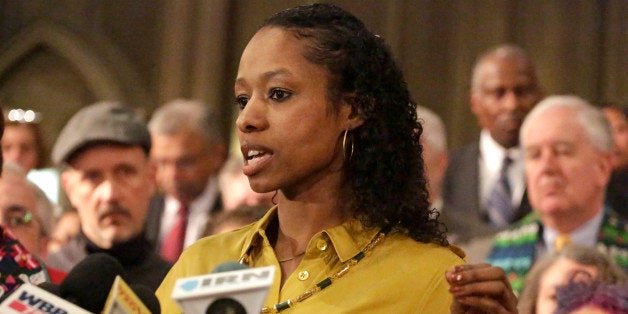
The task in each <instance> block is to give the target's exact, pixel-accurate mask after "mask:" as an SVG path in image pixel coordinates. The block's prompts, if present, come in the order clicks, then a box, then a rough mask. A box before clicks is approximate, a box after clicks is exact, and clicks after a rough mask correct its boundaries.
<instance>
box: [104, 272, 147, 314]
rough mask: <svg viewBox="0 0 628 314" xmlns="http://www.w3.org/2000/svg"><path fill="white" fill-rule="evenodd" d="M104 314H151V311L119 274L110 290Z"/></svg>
mask: <svg viewBox="0 0 628 314" xmlns="http://www.w3.org/2000/svg"><path fill="white" fill-rule="evenodd" d="M102 314H151V312H150V311H149V310H148V308H147V307H146V305H144V303H142V301H141V300H140V298H139V297H138V296H137V295H136V294H135V292H133V290H132V289H131V287H129V285H128V284H127V283H126V282H124V280H123V279H122V277H120V275H118V276H116V279H115V280H114V282H113V285H112V286H111V290H109V296H108V297H107V301H106V302H105V307H104V308H103V310H102Z"/></svg>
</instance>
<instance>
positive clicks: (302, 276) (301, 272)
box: [299, 270, 310, 281]
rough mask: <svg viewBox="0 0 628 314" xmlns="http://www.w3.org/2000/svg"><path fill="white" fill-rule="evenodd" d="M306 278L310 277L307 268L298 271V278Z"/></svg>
mask: <svg viewBox="0 0 628 314" xmlns="http://www.w3.org/2000/svg"><path fill="white" fill-rule="evenodd" d="M308 278H310V273H309V272H308V271H307V270H304V271H300V272H299V280H301V281H303V280H307V279H308Z"/></svg>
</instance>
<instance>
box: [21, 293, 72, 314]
mask: <svg viewBox="0 0 628 314" xmlns="http://www.w3.org/2000/svg"><path fill="white" fill-rule="evenodd" d="M9 307H10V308H11V309H12V310H16V311H18V312H20V313H24V314H43V313H51V314H68V312H67V311H66V310H64V309H62V308H60V307H57V306H55V305H54V304H52V303H50V302H48V301H45V300H43V299H41V298H39V297H37V296H35V295H33V294H29V293H28V292H27V291H22V293H21V294H20V297H19V298H18V299H17V300H13V302H11V304H9Z"/></svg>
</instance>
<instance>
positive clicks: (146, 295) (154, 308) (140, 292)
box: [130, 284, 161, 314]
mask: <svg viewBox="0 0 628 314" xmlns="http://www.w3.org/2000/svg"><path fill="white" fill-rule="evenodd" d="M130 287H131V290H133V292H135V294H136V295H137V297H138V298H140V300H141V301H142V303H144V305H146V308H148V310H149V311H150V312H151V313H152V314H159V313H161V306H160V305H159V300H158V299H157V296H156V295H155V293H154V292H153V290H151V289H150V288H149V287H147V286H145V285H140V284H135V285H130Z"/></svg>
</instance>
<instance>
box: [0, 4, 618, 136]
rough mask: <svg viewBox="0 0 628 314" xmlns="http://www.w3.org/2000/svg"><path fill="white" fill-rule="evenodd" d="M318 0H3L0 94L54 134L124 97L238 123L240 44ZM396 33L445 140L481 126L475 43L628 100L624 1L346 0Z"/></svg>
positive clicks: (409, 72)
mask: <svg viewBox="0 0 628 314" xmlns="http://www.w3.org/2000/svg"><path fill="white" fill-rule="evenodd" d="M308 2H311V1H293V0H285V1H261V0H257V1H256V0H240V1H228V0H152V1H150V0H56V1H45V0H28V1H22V0H0V102H1V103H2V105H3V107H4V108H5V109H8V108H16V107H20V108H29V109H35V110H36V111H39V112H41V113H42V114H43V117H44V120H43V127H44V130H45V131H46V134H47V137H48V138H47V139H48V141H49V142H50V143H52V142H53V141H54V139H55V138H56V135H57V133H58V131H59V130H60V128H61V127H62V126H63V124H64V123H65V122H66V121H67V119H69V117H70V116H71V115H72V114H73V113H74V112H76V111H77V110H78V109H79V108H80V107H82V106H84V105H87V104H90V103H93V102H95V101H98V100H109V99H119V100H122V101H124V102H126V103H128V104H129V105H131V106H133V107H135V108H136V109H137V110H138V111H139V112H141V113H143V114H145V115H146V116H147V117H148V115H149V114H150V113H151V112H152V110H153V109H154V108H155V107H156V106H158V105H159V104H162V103H164V102H166V101H169V100H172V99H175V98H179V97H190V98H200V99H203V100H205V101H207V102H208V103H209V104H210V105H211V106H213V107H214V108H215V109H216V110H220V111H221V112H222V113H223V114H224V117H225V120H224V123H225V127H230V126H231V125H232V121H233V117H234V112H233V111H234V109H235V106H234V105H232V103H233V101H232V97H233V96H232V84H233V79H234V76H235V73H236V71H237V63H238V59H239V55H240V52H241V51H242V49H243V48H244V46H245V45H246V42H247V41H248V39H249V38H250V37H251V36H252V35H253V33H254V32H255V30H256V27H257V25H258V24H259V23H261V22H262V20H263V19H264V18H265V17H267V16H269V15H270V14H272V13H274V12H276V11H278V10H281V9H284V8H288V7H291V6H294V5H297V4H303V3H308ZM330 2H332V3H335V4H338V5H340V6H342V7H344V8H345V9H347V10H349V11H351V12H353V13H354V14H356V15H357V16H358V17H360V18H361V19H362V20H364V21H365V23H366V24H367V25H368V26H369V27H370V28H371V29H372V30H373V31H374V32H376V33H378V34H380V35H381V36H383V37H384V38H385V39H386V41H387V42H388V43H389V44H390V46H391V48H392V50H393V52H394V53H395V55H396V57H397V59H398V62H399V64H400V66H401V67H402V69H403V70H404V73H405V75H406V79H407V81H408V86H409V88H410V90H411V92H412V94H413V96H414V98H415V100H417V101H418V102H419V103H420V104H422V105H424V106H426V107H429V108H432V109H433V110H435V111H436V112H437V113H439V114H440V115H441V116H442V117H443V119H444V120H445V123H446V125H447V128H448V132H449V141H450V147H452V148H454V147H457V146H459V145H461V144H463V143H465V142H466V141H468V140H470V139H472V138H473V137H475V136H477V133H478V128H477V125H476V122H475V119H474V117H473V115H472V114H471V112H470V110H469V108H468V101H467V99H468V88H469V83H468V81H469V76H470V69H471V67H472V64H473V61H474V59H475V57H476V55H477V54H479V53H480V52H482V51H483V50H485V49H487V48H489V47H491V46H493V45H496V44H500V43H505V42H510V43H516V44H518V45H521V46H522V47H523V48H524V49H526V50H527V51H528V52H529V53H530V54H531V56H532V57H533V58H534V60H535V61H536V63H537V65H538V68H539V75H540V80H541V83H542V84H543V86H544V88H545V90H546V92H547V93H548V94H556V93H561V94H562V93H573V94H577V95H580V96H582V97H584V98H587V99H589V100H592V101H613V102H616V103H619V104H622V105H626V104H627V103H628V97H627V94H626V92H627V91H628V83H627V80H626V74H625V73H626V72H627V71H626V68H627V58H628V57H627V56H628V51H627V50H626V46H627V45H626V42H627V40H628V25H627V24H628V22H627V21H628V1H624V0H607V1H592V0H589V1H585V0H569V1H568V0H562V1H561V0H557V1H542V0H537V1H532V0H528V1H524V0H511V1H501V0H495V1H480V0H459V1H454V0H442V1H429V0H417V1H413V0H390V1H384V0H363V1H360V0H337V1H330Z"/></svg>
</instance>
